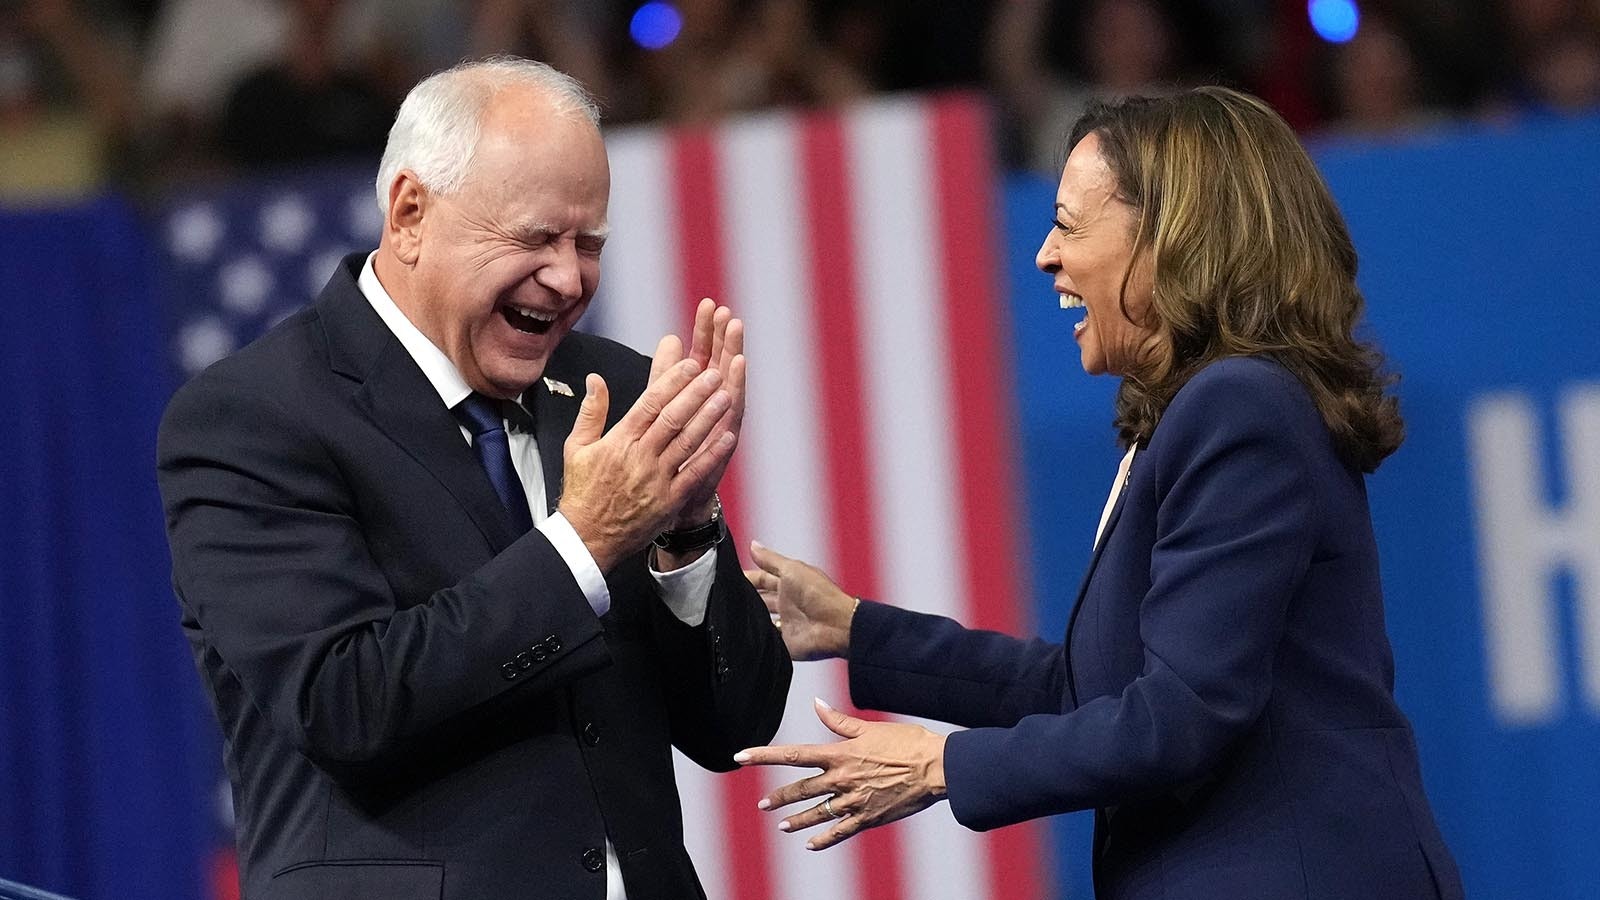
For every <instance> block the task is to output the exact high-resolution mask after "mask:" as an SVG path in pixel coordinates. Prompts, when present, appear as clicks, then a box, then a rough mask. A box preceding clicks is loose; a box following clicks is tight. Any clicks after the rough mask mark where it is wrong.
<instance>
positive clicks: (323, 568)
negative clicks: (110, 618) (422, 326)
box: [157, 370, 610, 775]
mask: <svg viewBox="0 0 1600 900" xmlns="http://www.w3.org/2000/svg"><path fill="white" fill-rule="evenodd" d="M214 373H215V370H213V373H208V374H207V375H205V376H202V377H201V378H199V379H197V380H196V381H194V382H191V383H190V384H189V385H188V386H186V387H185V388H184V389H183V390H181V391H180V392H179V393H178V395H177V396H176V397H175V398H174V400H173V401H172V403H171V404H170V405H169V407H168V410H167V413H166V415H165V417H164V419H163V421H162V425H161V432H160V438H159V443H158V468H157V473H158V480H159V482H160V487H161V493H162V499H163V504H164V507H165V511H166V520H167V531H168V537H169V541H170V545H171V550H172V564H173V580H174V586H175V588H176V589H177V591H178V594H179V596H180V598H181V600H182V601H183V603H184V604H185V606H186V608H187V610H188V614H189V615H191V616H193V617H194V619H195V620H196V621H197V622H198V625H199V627H200V630H201V634H202V638H201V639H202V640H203V641H204V642H205V644H206V648H205V649H206V652H214V653H215V654H216V655H217V656H218V657H219V658H220V660H221V662H222V663H223V664H224V665H225V666H226V668H227V670H228V671H229V672H231V673H232V674H233V675H234V676H235V677H237V678H238V680H239V682H240V684H241V685H242V686H243V688H244V690H245V691H246V692H247V693H248V695H249V696H250V698H251V700H252V701H253V702H254V703H255V704H256V706H257V707H258V708H259V709H261V710H262V712H263V713H264V714H265V716H266V717H267V718H268V719H269V720H270V721H271V722H272V724H273V726H274V728H275V729H276V730H277V731H279V732H280V733H282V734H283V735H285V736H286V737H287V738H288V739H289V740H291V741H292V742H293V743H294V744H295V745H296V746H297V747H298V748H300V749H301V751H302V752H304V753H305V754H306V755H307V756H308V757H309V758H311V759H313V760H315V761H317V762H318V763H319V764H320V765H322V766H323V767H324V768H327V769H329V770H330V771H331V772H332V773H333V774H335V775H340V774H369V770H370V769H372V768H373V767H378V768H381V767H382V764H383V763H385V762H387V761H390V760H392V759H393V758H395V757H396V756H403V755H404V754H403V752H402V751H404V749H405V748H406V745H407V742H408V739H410V738H413V737H416V736H419V735H421V734H422V733H424V732H427V731H429V730H430V729H435V728H437V727H438V726H440V725H442V724H444V723H446V722H448V721H450V720H451V719H452V717H455V716H457V715H458V714H462V713H463V712H465V711H468V710H473V709H474V708H479V707H482V706H483V705H484V704H487V703H490V702H491V701H495V700H497V699H499V698H501V697H503V696H506V695H511V694H513V692H515V694H516V695H517V696H527V695H528V693H529V692H540V691H549V690H552V689H555V688H557V687H559V686H561V685H564V684H566V683H567V682H569V681H570V680H572V679H573V678H575V677H577V676H579V675H582V674H585V673H588V672H591V671H593V670H595V669H597V668H600V667H601V666H604V665H607V664H609V662H610V654H609V652H608V651H607V649H606V645H605V641H604V640H603V639H602V638H601V626H600V623H599V621H598V619H597V618H596V617H595V615H594V613H593V611H592V610H591V609H590V608H589V605H588V602H587V600H585V599H584V596H583V593H582V591H581V590H580V588H579V587H578V585H577V583H576V582H575V580H574V579H573V577H572V575H571V572H570V570H569V569H568V568H567V566H566V564H565V563H564V562H563V561H562V559H561V557H560V555H559V554H558V553H557V552H556V550H555V548H554V547H552V546H551V545H550V543H549V541H548V540H547V539H546V538H545V537H544V535H543V534H541V533H540V532H539V531H537V530H534V531H532V532H530V533H528V534H527V535H525V536H523V537H522V538H520V539H518V540H517V541H516V542H515V543H514V544H512V545H511V546H510V547H509V548H507V549H506V550H505V551H504V552H502V553H501V554H499V555H498V556H496V557H495V558H493V559H492V560H490V561H489V562H488V563H487V564H486V565H484V566H482V567H481V568H479V569H478V570H476V571H474V572H472V573H471V574H469V575H467V576H466V577H465V578H464V579H462V580H461V581H460V582H459V583H458V584H455V585H452V586H450V587H447V588H445V589H443V590H440V591H438V592H436V593H434V594H433V595H432V596H431V597H429V598H428V599H427V600H426V601H425V602H423V603H420V604H418V605H415V606H410V607H407V608H404V609H400V608H398V604H397V603H396V600H395V598H394V596H393V594H392V592H391V590H390V588H389V585H388V583H387V581H386V580H385V578H384V573H383V572H382V570H381V569H380V568H379V566H378V564H377V563H376V561H375V560H374V558H373V557H372V555H371V553H370V552H369V550H368V548H367V545H366V541H365V537H364V534H363V531H362V528H361V527H360V525H359V522H358V521H357V519H356V517H355V513H356V510H357V509H358V508H359V504H360V499H359V498H358V497H355V496H352V493H351V491H350V490H349V488H348V486H347V485H346V484H345V483H344V481H343V479H342V477H341V475H340V471H339V468H338V466H337V465H336V464H335V462H334V461H333V459H332V458H331V457H330V455H329V454H328V453H327V452H326V451H325V450H324V448H323V446H322V445H321V443H320V442H319V440H318V438H317V437H316V436H315V435H314V434H313V433H311V432H310V431H309V430H308V429H307V428H306V427H305V426H304V425H303V424H302V422H301V421H300V419H299V418H298V417H297V416H295V415H294V414H292V413H291V412H290V411H289V410H288V409H287V408H286V407H284V406H283V405H282V404H280V403H279V402H277V400H276V398H274V397H272V396H269V395H268V393H267V392H266V391H265V390H264V389H261V388H259V387H255V386H253V385H251V384H248V383H241V381H240V380H237V379H235V380H228V379H226V378H224V377H222V376H218V375H215V374H214ZM524 661H525V662H526V664H527V665H526V666H525V667H524V666H523V665H521V663H522V662H524Z"/></svg>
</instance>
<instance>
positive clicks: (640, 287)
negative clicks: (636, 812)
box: [594, 129, 730, 897]
mask: <svg viewBox="0 0 1600 900" xmlns="http://www.w3.org/2000/svg"><path fill="white" fill-rule="evenodd" d="M606 146H607V150H608V152H609V155H610V158H611V203H610V208H609V210H608V219H609V220H610V222H611V223H612V232H611V238H610V240H609V241H607V242H606V249H605V253H604V256H603V259H604V262H603V263H602V271H603V275H602V278H601V293H600V295H599V297H598V298H597V299H596V301H595V306H594V310H595V312H597V313H599V316H598V324H599V328H600V329H601V330H603V332H604V333H605V334H606V335H607V336H608V337H610V338H613V339H614V340H618V341H621V342H622V343H624V344H627V345H628V346H630V347H632V348H634V349H635V350H638V351H639V352H640V353H643V354H645V355H647V356H648V355H650V354H651V353H653V352H654V351H655V347H656V342H657V341H659V340H661V337H662V336H663V335H666V334H672V333H677V334H679V336H684V335H683V329H682V328H680V327H679V326H680V323H679V311H680V310H681V308H682V304H681V303H680V302H678V298H679V297H680V295H681V294H682V292H683V287H682V281H683V279H682V275H681V272H680V270H679V266H678V247H677V233H678V215H677V212H676V210H675V209H674V206H673V202H672V197H671V182H670V180H669V179H668V178H666V177H665V175H666V173H667V171H668V166H667V140H666V137H665V134H664V133H663V132H661V131H657V130H644V129H630V130H625V131H620V132H615V133H613V134H610V135H607V139H606ZM672 756H673V759H672V762H673V767H674V770H675V771H676V773H677V778H678V797H679V798H680V799H681V801H682V803H683V820H684V834H683V840H684V845H685V846H686V847H687V849H688V851H689V858H690V859H692V860H694V863H695V870H696V871H697V872H699V874H700V881H701V884H702V886H704V887H705V890H706V895H707V896H708V897H727V896H728V895H729V891H730V888H729V885H728V881H727V877H726V866H725V865H724V864H723V863H724V861H723V859H722V858H721V853H722V840H721V836H722V834H723V833H724V829H725V825H724V822H723V815H722V804H721V803H720V797H721V794H720V793H719V791H718V784H717V781H716V778H717V776H716V775H715V774H713V773H711V772H707V771H706V770H705V769H702V768H700V766H698V765H696V764H695V763H693V762H690V761H689V760H688V759H687V758H686V757H684V756H683V755H682V754H680V753H677V752H676V751H674V752H673V754H672Z"/></svg>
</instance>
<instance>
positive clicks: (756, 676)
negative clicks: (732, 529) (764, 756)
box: [651, 533, 793, 772]
mask: <svg viewBox="0 0 1600 900" xmlns="http://www.w3.org/2000/svg"><path fill="white" fill-rule="evenodd" d="M736 547H737V544H736V542H735V541H734V539H733V537H732V534H731V533H730V534H729V536H728V537H726V538H724V539H723V540H722V542H721V543H720V544H719V545H718V546H717V562H716V566H717V574H716V580H715V581H713V582H712V585H711V595H710V597H709V598H708V599H707V602H706V617H705V621H703V622H701V623H700V624H699V625H697V626H689V625H686V624H684V623H683V621H682V620H681V619H679V618H678V617H677V616H675V615H673V613H672V610H670V609H668V608H667V605H666V604H665V603H660V602H658V603H655V604H653V605H652V607H651V609H652V617H653V622H652V624H653V627H654V628H655V633H656V641H657V645H658V646H659V647H660V648H661V654H662V664H663V667H664V675H665V684H664V687H665V689H666V695H667V705H668V709H669V711H670V713H671V715H672V742H673V745H674V746H676V747H677V748H678V749H679V750H681V751H683V754H684V755H685V756H687V757H689V758H690V759H692V760H694V761H695V762H696V763H698V764H700V765H701V766H703V767H705V768H707V769H711V770H712V771H716V772H727V771H732V770H733V769H736V768H738V764H737V763H735V762H734V761H733V754H735V753H737V752H739V751H740V750H743V749H744V748H746V747H756V746H760V745H762V744H765V743H767V742H768V741H770V740H772V736H773V735H774V734H776V733H777V731H778V725H779V723H780V722H781V721H782V719H783V708H784V699H785V698H786V697H787V696H788V693H789V680H790V677H791V676H792V674H793V664H792V663H790V662H789V653H788V650H787V649H785V647H784V645H783V639H782V635H781V634H780V633H779V632H778V629H776V628H774V627H772V618H771V616H770V615H769V614H768V612H767V607H766V604H765V603H763V602H762V600H761V595H760V594H758V593H757V592H756V589H755V588H754V587H753V586H751V584H750V581H749V579H747V578H745V577H744V572H743V570H742V569H741V568H740V566H739V554H738V552H737V550H736Z"/></svg>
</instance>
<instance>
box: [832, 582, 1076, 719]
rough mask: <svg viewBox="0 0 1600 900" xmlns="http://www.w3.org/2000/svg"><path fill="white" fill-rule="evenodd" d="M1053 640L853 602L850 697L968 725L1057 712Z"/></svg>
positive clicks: (1062, 676) (1059, 667) (1060, 663)
mask: <svg viewBox="0 0 1600 900" xmlns="http://www.w3.org/2000/svg"><path fill="white" fill-rule="evenodd" d="M1065 685H1066V665H1065V662H1064V660H1063V658H1062V655H1061V647H1060V646H1059V645H1057V644H1052V643H1049V642H1048V641H1043V640H1038V639H1033V640H1022V639H1019V638H1014V637H1011V636H1010V635H1004V634H1000V633H998V632H994V631H978V630H973V629H967V628H963V627H962V626H961V625H959V624H957V623H956V622H955V621H953V620H951V619H947V618H944V617H943V616H930V615H927V614H924V613H918V612H912V611H910V610H904V609H897V608H895V607H893V606H886V605H884V604H881V603H873V602H872V601H870V600H863V601H861V606H860V607H859V608H857V610H856V614H855V619H854V620H853V621H852V622H851V625H850V699H851V701H852V702H854V703H855V705H856V706H859V707H861V708H863V709H879V710H883V711H885V712H893V713H900V714H902V715H909V716H922V717H924V718H929V719H937V720H939V721H941V722H951V723H953V724H956V725H962V726H966V727H969V728H972V727H978V726H1009V725H1015V724H1016V723H1017V721H1018V720H1020V719H1021V718H1022V717H1023V716H1027V715H1031V714H1034V713H1043V712H1058V711H1059V710H1060V709H1061V695H1062V692H1063V691H1064V690H1065V689H1066V688H1065Z"/></svg>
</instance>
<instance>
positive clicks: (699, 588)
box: [650, 547, 717, 628]
mask: <svg viewBox="0 0 1600 900" xmlns="http://www.w3.org/2000/svg"><path fill="white" fill-rule="evenodd" d="M650 577H652V578H654V579H655V580H656V585H657V586H658V587H660V588H661V602H663V603H665V604H667V609H670V610H672V614H673V615H675V616H677V617H678V621H680V622H682V623H683V624H685V625H688V626H689V627H691V628H694V627H697V626H698V625H699V624H700V623H701V622H704V621H705V620H706V604H707V603H708V602H710V600H711V582H713V581H716V580H717V548H716V547H712V548H711V549H710V550H707V551H706V552H705V554H704V555H703V556H701V557H700V558H699V559H697V560H695V561H694V562H692V563H689V564H688V565H687V566H684V567H683V568H681V569H673V570H672V571H671V572H657V571H656V566H655V558H654V556H652V557H651V562H650Z"/></svg>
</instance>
